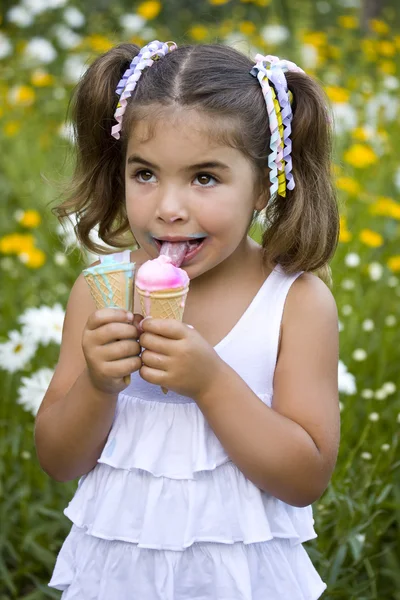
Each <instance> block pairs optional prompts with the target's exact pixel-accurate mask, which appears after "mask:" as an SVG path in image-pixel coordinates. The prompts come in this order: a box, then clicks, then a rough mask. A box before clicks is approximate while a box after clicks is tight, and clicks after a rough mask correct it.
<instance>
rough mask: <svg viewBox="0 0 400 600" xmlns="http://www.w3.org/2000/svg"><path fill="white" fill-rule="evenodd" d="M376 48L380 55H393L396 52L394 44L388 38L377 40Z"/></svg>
mask: <svg viewBox="0 0 400 600" xmlns="http://www.w3.org/2000/svg"><path fill="white" fill-rule="evenodd" d="M378 48H379V52H380V53H381V54H382V56H394V55H395V54H396V46H395V45H394V44H393V42H389V41H388V40H382V41H381V42H378Z"/></svg>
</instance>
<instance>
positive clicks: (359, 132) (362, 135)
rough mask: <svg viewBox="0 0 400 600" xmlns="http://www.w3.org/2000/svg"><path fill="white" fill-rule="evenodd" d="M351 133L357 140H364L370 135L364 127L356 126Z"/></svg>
mask: <svg viewBox="0 0 400 600" xmlns="http://www.w3.org/2000/svg"><path fill="white" fill-rule="evenodd" d="M351 135H352V136H353V138H354V139H355V140H359V141H360V142H365V141H366V140H367V139H368V138H369V137H370V133H369V132H368V131H367V130H366V129H365V128H364V127H356V128H355V129H353V131H352V132H351Z"/></svg>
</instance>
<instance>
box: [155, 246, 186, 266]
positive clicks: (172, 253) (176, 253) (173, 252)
mask: <svg viewBox="0 0 400 600" xmlns="http://www.w3.org/2000/svg"><path fill="white" fill-rule="evenodd" d="M188 247H189V244H188V242H163V243H162V246H161V250H160V255H161V254H163V255H164V256H168V257H169V258H170V259H171V262H172V264H173V265H174V266H175V267H180V266H181V264H182V263H183V260H184V258H185V256H186V252H187V250H188Z"/></svg>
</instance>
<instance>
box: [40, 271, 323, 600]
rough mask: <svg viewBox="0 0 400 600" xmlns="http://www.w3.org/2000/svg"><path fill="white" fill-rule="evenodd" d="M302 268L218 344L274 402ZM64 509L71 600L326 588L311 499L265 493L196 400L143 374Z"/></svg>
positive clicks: (268, 287)
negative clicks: (289, 298) (284, 333)
mask: <svg viewBox="0 0 400 600" xmlns="http://www.w3.org/2000/svg"><path fill="white" fill-rule="evenodd" d="M298 275H300V273H296V274H295V275H292V276H288V275H286V274H285V273H284V271H283V269H282V268H281V267H280V266H279V265H278V266H277V267H275V269H274V270H273V271H272V273H271V274H270V275H269V277H268V278H267V279H266V281H265V282H264V284H263V285H262V287H261V289H260V290H259V292H258V293H257V294H256V296H255V297H254V299H253V301H252V303H251V304H250V306H249V307H248V309H247V310H246V312H245V313H244V314H243V316H242V317H241V318H240V319H239V321H238V323H237V324H236V325H235V326H234V327H233V329H232V330H231V331H230V332H229V333H228V335H227V336H226V337H225V338H224V339H223V340H222V341H221V342H220V343H219V344H217V345H216V346H215V350H216V351H217V352H218V354H219V355H220V356H221V358H222V359H223V360H224V361H225V362H226V363H228V364H229V365H230V366H231V367H232V368H233V369H234V370H235V371H237V372H238V373H239V375H240V376H241V377H242V378H243V379H244V380H245V381H246V383H247V384H248V385H249V386H250V387H251V388H252V390H253V391H254V392H255V393H256V394H257V395H258V396H259V398H260V400H261V401H262V402H265V404H267V405H268V406H270V405H271V401H272V396H273V389H272V382H273V374H274V369H275V364H276V358H277V350H278V339H279V328H280V323H281V319H282V313H283V307H284V303H285V298H286V295H287V293H288V291H289V288H290V286H291V284H292V283H293V281H294V280H295V279H296V277H298ZM227 297H228V298H229V290H227ZM65 514H66V515H67V517H68V518H69V519H70V520H71V521H72V523H73V525H72V529H71V532H70V533H69V535H68V537H67V538H66V540H65V542H64V545H63V547H62V549H61V551H60V553H59V555H58V558H57V562H56V566H55V569H54V573H53V576H52V579H51V581H50V584H49V585H50V586H52V587H54V588H57V589H59V590H64V593H63V595H62V600H315V599H316V598H318V597H319V596H320V595H321V594H322V592H323V591H324V589H325V588H326V586H325V584H324V583H323V581H322V580H321V578H320V577H319V575H318V573H317V572H316V570H315V568H314V566H313V565H312V563H311V561H310V559H309V557H308V555H307V553H306V551H305V549H304V548H303V546H302V543H303V542H305V541H307V540H310V539H312V538H314V537H316V534H315V531H314V528H313V523H314V521H313V517H312V509H311V506H307V507H305V508H296V507H293V506H290V505H288V504H285V503H284V502H282V501H280V500H278V499H277V498H274V497H273V496H271V495H269V494H267V493H265V492H262V491H261V490H259V489H258V488H257V487H256V486H255V485H254V484H253V483H251V482H250V481H249V480H248V479H246V477H245V476H244V475H243V474H242V473H241V471H239V469H238V468H237V467H236V465H235V464H234V463H233V462H232V461H231V460H230V459H229V457H228V456H227V454H226V452H225V450H224V449H223V447H222V446H221V444H220V442H219V440H218V439H217V437H216V436H215V435H214V433H213V431H212V430H211V428H210V427H209V425H208V423H207V422H206V420H205V419H204V417H203V414H202V413H201V411H200V410H199V408H198V407H197V405H196V403H195V402H193V401H192V400H191V399H190V398H187V397H185V396H180V395H178V394H175V393H174V392H168V394H167V395H166V396H165V395H164V394H163V393H162V392H161V390H160V388H159V387H158V386H155V385H151V384H149V383H147V382H145V381H144V380H143V379H141V377H140V376H139V375H138V373H135V374H134V375H133V376H132V377H131V383H130V385H129V386H128V387H127V388H126V389H125V390H124V391H123V392H121V393H120V395H119V398H118V403H117V408H116V413H115V418H114V422H113V425H112V429H111V431H110V434H109V437H108V441H107V444H106V446H105V447H104V450H103V452H102V454H101V456H100V458H99V460H98V464H97V465H96V467H95V468H94V469H93V470H92V471H90V473H88V474H87V475H85V476H84V477H82V478H81V480H80V482H79V486H78V489H77V491H76V493H75V496H74V497H73V499H72V501H71V502H70V504H69V506H68V507H67V509H66V510H65Z"/></svg>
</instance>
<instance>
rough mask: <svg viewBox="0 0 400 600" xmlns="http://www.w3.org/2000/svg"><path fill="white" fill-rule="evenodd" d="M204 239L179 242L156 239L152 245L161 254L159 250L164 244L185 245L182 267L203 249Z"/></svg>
mask: <svg viewBox="0 0 400 600" xmlns="http://www.w3.org/2000/svg"><path fill="white" fill-rule="evenodd" d="M206 239H207V238H206V237H203V238H197V239H186V240H184V239H181V240H176V241H174V240H161V239H158V238H153V240H154V243H155V245H156V247H157V250H158V252H159V253H160V252H161V248H162V245H163V243H164V242H168V243H169V244H171V243H176V244H185V246H186V251H185V253H184V258H183V260H182V263H181V264H182V265H185V264H187V263H188V262H189V261H191V260H192V259H193V258H194V257H195V256H196V255H197V254H198V253H199V252H200V251H201V249H202V248H203V246H204V243H205V241H206Z"/></svg>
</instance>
